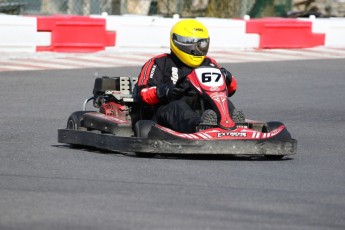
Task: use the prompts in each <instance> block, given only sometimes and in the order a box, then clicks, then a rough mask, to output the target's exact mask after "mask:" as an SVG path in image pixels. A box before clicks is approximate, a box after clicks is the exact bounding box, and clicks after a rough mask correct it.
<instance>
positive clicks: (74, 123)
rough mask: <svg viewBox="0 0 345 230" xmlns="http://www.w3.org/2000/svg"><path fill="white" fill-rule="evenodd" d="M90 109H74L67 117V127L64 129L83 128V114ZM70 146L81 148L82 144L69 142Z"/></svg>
mask: <svg viewBox="0 0 345 230" xmlns="http://www.w3.org/2000/svg"><path fill="white" fill-rule="evenodd" d="M88 112H91V111H76V112H74V113H72V114H71V115H70V116H69V118H68V119H67V127H66V129H73V130H78V129H82V128H83V115H84V114H85V113H88ZM70 146H71V147H72V148H75V149H81V148H83V147H84V146H83V145H78V144H70Z"/></svg>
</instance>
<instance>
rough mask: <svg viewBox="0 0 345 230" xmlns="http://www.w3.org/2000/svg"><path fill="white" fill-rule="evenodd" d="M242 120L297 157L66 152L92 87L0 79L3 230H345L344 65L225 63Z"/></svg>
mask: <svg viewBox="0 0 345 230" xmlns="http://www.w3.org/2000/svg"><path fill="white" fill-rule="evenodd" d="M224 66H225V67H227V68H228V69H230V70H231V71H232V73H233V74H234V75H236V76H237V79H238V83H239V90H238V92H237V93H236V95H235V96H234V97H233V102H234V103H235V104H236V105H237V107H238V108H240V109H242V110H243V111H244V113H245V114H246V116H247V118H251V119H257V120H265V121H269V120H279V121H283V122H284V123H285V124H286V125H287V127H288V129H289V131H290V132H291V133H292V135H293V137H294V138H296V139H298V141H299V143H298V153H297V155H295V156H292V157H289V158H284V159H283V160H278V161H270V160H265V159H262V158H256V159H251V158H244V157H184V158H174V157H169V158H165V157H157V158H153V159H145V158H137V157H135V156H134V155H133V154H119V153H106V152H100V151H96V150H83V149H71V148H69V147H68V146H66V145H63V144H59V143H57V129H58V128H62V127H65V123H66V120H67V117H68V116H69V114H70V113H72V112H73V111H75V110H81V108H82V103H83V101H84V99H85V98H87V97H88V96H90V95H91V92H92V87H93V82H94V78H95V76H102V75H110V76H119V75H123V76H128V75H132V76H136V75H137V74H138V72H139V70H140V68H139V67H131V68H116V69H115V68H113V69H111V68H108V69H83V70H66V71H65V70H58V71H22V72H2V73H0V98H1V100H0V108H1V109H0V125H1V129H0V146H1V147H0V148H1V152H0V229H50V230H51V229H123V230H125V229H150V230H152V229H234V230H237V229H238V230H244V229H246V230H251V229H253V230H254V229H255V230H258V229H259V230H260V229H265V230H266V229H272V230H276V229H286V230H291V229H303V230H308V229H310V230H315V229H320V230H325V229H339V230H340V229H345V141H344V137H345V115H344V114H345V106H344V105H345V103H344V99H345V90H344V89H345V75H344V72H345V59H335V60H312V61H285V62H263V63H242V64H224Z"/></svg>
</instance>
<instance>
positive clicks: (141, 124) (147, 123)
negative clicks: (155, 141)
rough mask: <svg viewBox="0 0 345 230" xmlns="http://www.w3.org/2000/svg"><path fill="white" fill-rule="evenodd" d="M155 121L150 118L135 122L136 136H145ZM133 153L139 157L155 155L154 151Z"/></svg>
mask: <svg viewBox="0 0 345 230" xmlns="http://www.w3.org/2000/svg"><path fill="white" fill-rule="evenodd" d="M155 124H156V123H155V122H154V121H152V120H140V121H138V122H137V123H135V126H134V133H135V136H136V137H142V138H147V136H148V134H149V132H150V130H151V128H152V126H153V125H155ZM135 155H136V156H137V157H141V158H152V157H155V156H156V154H154V153H145V152H136V153H135Z"/></svg>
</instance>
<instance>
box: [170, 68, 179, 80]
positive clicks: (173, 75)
mask: <svg viewBox="0 0 345 230" xmlns="http://www.w3.org/2000/svg"><path fill="white" fill-rule="evenodd" d="M171 80H172V82H173V83H174V84H176V82H177V80H178V69H177V67H172V68H171Z"/></svg>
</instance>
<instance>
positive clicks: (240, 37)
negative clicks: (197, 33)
mask: <svg viewBox="0 0 345 230" xmlns="http://www.w3.org/2000/svg"><path fill="white" fill-rule="evenodd" d="M196 19H197V20H199V21H200V22H202V23H203V24H204V25H205V26H206V27H207V29H208V31H209V34H210V38H211V43H210V50H212V49H213V48H217V49H219V48H220V49H224V48H225V49H226V48H230V49H233V48H237V49H239V48H258V47H259V43H260V36H259V35H258V34H249V33H248V34H247V33H246V21H245V20H233V19H220V18H196Z"/></svg>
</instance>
